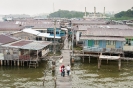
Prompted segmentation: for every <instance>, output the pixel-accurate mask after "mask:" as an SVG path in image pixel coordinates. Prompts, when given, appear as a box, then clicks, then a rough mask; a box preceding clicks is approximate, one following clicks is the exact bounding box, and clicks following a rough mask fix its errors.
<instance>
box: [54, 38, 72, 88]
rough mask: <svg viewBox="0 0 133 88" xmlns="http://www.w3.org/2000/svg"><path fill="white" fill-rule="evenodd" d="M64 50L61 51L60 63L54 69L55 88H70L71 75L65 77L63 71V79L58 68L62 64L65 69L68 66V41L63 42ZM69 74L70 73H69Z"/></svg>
mask: <svg viewBox="0 0 133 88" xmlns="http://www.w3.org/2000/svg"><path fill="white" fill-rule="evenodd" d="M64 44H65V45H64V49H63V50H62V54H61V56H62V57H63V58H62V59H63V60H62V63H60V64H59V65H58V66H57V69H56V83H55V84H56V88H72V82H71V81H72V79H71V75H69V76H67V73H66V71H65V77H63V76H61V72H60V70H59V68H60V67H61V65H62V64H63V65H64V66H65V67H66V66H67V65H68V64H69V65H70V51H71V50H70V47H69V46H68V40H67V39H65V42H64ZM70 72H71V71H70Z"/></svg>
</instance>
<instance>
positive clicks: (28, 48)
mask: <svg viewBox="0 0 133 88" xmlns="http://www.w3.org/2000/svg"><path fill="white" fill-rule="evenodd" d="M50 44H51V42H48V41H33V40H20V41H16V42H12V43H8V44H4V45H2V49H3V53H4V61H9V60H11V63H12V62H13V61H14V63H18V65H20V64H19V63H21V65H22V66H23V65H24V63H25V62H26V63H27V64H29V65H30V64H32V62H33V63H35V64H36V65H37V64H38V61H39V60H40V59H41V57H43V56H45V55H46V54H47V53H48V52H49V45H50ZM7 51H8V52H7Z"/></svg>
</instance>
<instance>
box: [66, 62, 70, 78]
mask: <svg viewBox="0 0 133 88" xmlns="http://www.w3.org/2000/svg"><path fill="white" fill-rule="evenodd" d="M66 70H67V75H68V76H69V73H70V66H69V64H68V65H67V67H66Z"/></svg>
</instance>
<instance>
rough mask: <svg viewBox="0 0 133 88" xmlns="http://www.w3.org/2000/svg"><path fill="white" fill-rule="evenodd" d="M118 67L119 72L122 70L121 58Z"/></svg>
mask: <svg viewBox="0 0 133 88" xmlns="http://www.w3.org/2000/svg"><path fill="white" fill-rule="evenodd" d="M118 67H119V71H120V70H121V58H119V60H118Z"/></svg>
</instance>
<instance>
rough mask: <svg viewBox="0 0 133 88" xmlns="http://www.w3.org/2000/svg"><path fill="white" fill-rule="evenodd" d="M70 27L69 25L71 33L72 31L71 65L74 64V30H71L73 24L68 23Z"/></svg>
mask: <svg viewBox="0 0 133 88" xmlns="http://www.w3.org/2000/svg"><path fill="white" fill-rule="evenodd" d="M70 25H71V31H72V56H71V62H72V64H73V63H74V57H73V56H74V55H73V40H74V29H73V24H72V23H71V21H70Z"/></svg>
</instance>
